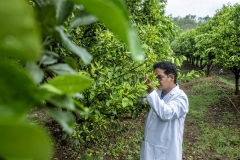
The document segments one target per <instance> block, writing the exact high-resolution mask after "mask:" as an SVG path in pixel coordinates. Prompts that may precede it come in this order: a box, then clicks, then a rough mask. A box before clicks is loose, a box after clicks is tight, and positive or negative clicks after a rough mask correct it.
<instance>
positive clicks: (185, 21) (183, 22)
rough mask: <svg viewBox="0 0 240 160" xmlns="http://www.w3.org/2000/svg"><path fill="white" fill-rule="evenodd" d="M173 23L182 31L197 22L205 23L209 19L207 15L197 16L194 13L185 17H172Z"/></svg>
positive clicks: (197, 23)
mask: <svg viewBox="0 0 240 160" xmlns="http://www.w3.org/2000/svg"><path fill="white" fill-rule="evenodd" d="M172 19H173V21H174V23H175V24H176V25H177V26H179V27H180V28H181V29H182V31H184V32H185V31H187V30H189V29H194V28H196V27H197V26H198V25H199V24H202V23H206V22H208V20H209V19H210V17H209V16H208V15H207V16H205V17H197V16H196V15H191V14H188V15H186V16H185V17H181V16H178V17H172Z"/></svg>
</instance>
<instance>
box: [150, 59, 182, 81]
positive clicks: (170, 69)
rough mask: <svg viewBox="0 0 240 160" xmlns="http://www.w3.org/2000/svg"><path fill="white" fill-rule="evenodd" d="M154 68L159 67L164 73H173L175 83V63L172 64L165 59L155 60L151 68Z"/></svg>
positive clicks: (176, 74)
mask: <svg viewBox="0 0 240 160" xmlns="http://www.w3.org/2000/svg"><path fill="white" fill-rule="evenodd" d="M156 68H160V69H162V70H164V73H165V74H166V75H169V74H173V75H174V83H175V84H176V83H177V76H178V73H177V68H176V66H175V64H173V63H171V62H167V61H164V62H156V63H155V64H154V65H153V69H156Z"/></svg>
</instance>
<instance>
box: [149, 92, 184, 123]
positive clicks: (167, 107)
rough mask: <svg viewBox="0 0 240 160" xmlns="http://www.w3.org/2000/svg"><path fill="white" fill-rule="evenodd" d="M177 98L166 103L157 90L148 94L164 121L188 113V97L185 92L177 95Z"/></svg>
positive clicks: (151, 103)
mask: <svg viewBox="0 0 240 160" xmlns="http://www.w3.org/2000/svg"><path fill="white" fill-rule="evenodd" d="M175 96H176V98H174V99H173V100H171V101H169V102H168V103H165V102H164V101H163V100H161V99H160V98H159V95H158V93H157V92H156V91H153V92H151V93H150V94H149V95H148V96H147V101H148V103H149V104H150V106H151V107H152V109H153V111H154V112H155V113H156V114H157V115H158V116H159V117H160V118H161V119H162V120H164V121H168V120H171V119H177V118H179V117H182V116H184V115H186V114H187V112H188V98H187V96H186V95H185V94H180V95H175Z"/></svg>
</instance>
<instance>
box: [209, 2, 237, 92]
mask: <svg viewBox="0 0 240 160" xmlns="http://www.w3.org/2000/svg"><path fill="white" fill-rule="evenodd" d="M215 16H216V18H215V19H214V20H215V22H217V23H218V24H219V25H218V26H215V27H214V28H213V34H214V35H215V37H216V38H215V40H216V44H217V45H218V46H217V47H218V48H219V50H218V52H216V59H215V63H216V64H219V65H221V66H223V67H224V68H226V69H230V70H231V71H232V72H233V74H234V75H235V94H236V95H237V94H239V77H240V47H239V46H240V41H239V40H240V39H239V37H240V30H239V26H240V5H239V4H235V5H230V4H228V5H224V6H223V7H222V9H221V10H219V11H218V12H217V13H216V15H215Z"/></svg>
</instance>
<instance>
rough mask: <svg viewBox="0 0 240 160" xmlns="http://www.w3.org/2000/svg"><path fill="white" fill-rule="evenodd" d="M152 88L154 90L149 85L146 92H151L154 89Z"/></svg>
mask: <svg viewBox="0 0 240 160" xmlns="http://www.w3.org/2000/svg"><path fill="white" fill-rule="evenodd" d="M154 90H155V89H154V88H152V87H150V88H148V89H147V92H148V93H151V92H152V91H154Z"/></svg>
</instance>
